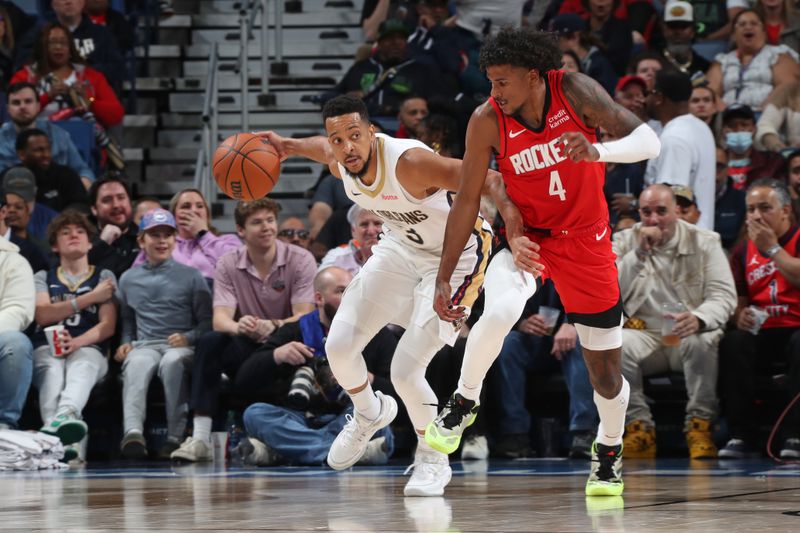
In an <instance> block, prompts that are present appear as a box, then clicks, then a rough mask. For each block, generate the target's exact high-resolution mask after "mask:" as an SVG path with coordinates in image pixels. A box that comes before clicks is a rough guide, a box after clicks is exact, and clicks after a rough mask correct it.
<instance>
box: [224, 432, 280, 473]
mask: <svg viewBox="0 0 800 533" xmlns="http://www.w3.org/2000/svg"><path fill="white" fill-rule="evenodd" d="M233 453H234V454H235V455H236V456H238V457H239V459H240V460H241V461H242V463H243V464H246V465H248V466H272V465H274V464H275V463H276V462H277V460H278V455H277V453H275V450H273V449H272V448H270V447H269V446H267V445H266V444H265V443H263V442H261V441H260V440H258V439H256V438H253V437H247V438H245V439H242V442H240V443H239V445H238V446H237V447H236V448H235V449H234V451H233Z"/></svg>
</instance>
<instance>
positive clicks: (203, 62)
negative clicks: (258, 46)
mask: <svg viewBox="0 0 800 533" xmlns="http://www.w3.org/2000/svg"><path fill="white" fill-rule="evenodd" d="M352 64H353V58H352V57H346V58H318V59H291V60H290V61H288V66H289V76H294V77H327V78H330V79H332V80H334V81H335V82H336V83H338V82H339V80H340V79H342V76H344V74H345V72H347V69H349V68H350V66H351V65H352ZM218 65H219V70H220V72H221V73H223V75H226V74H231V73H234V72H235V69H236V67H237V66H238V65H237V60H236V59H222V60H220V61H219V63H218ZM247 71H248V72H249V73H250V76H253V77H260V76H261V61H260V60H259V59H258V58H254V59H251V60H250V61H248V62H247ZM206 74H208V58H204V59H200V60H188V61H184V62H183V75H184V76H186V77H194V76H197V77H202V78H204V79H205V76H206ZM236 77H237V78H238V76H236ZM273 79H274V80H278V79H279V77H278V76H272V77H271V78H270V80H273Z"/></svg>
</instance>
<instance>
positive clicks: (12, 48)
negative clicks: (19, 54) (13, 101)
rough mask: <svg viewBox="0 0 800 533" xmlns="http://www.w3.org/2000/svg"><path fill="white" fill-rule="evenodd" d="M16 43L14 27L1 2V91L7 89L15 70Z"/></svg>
mask: <svg viewBox="0 0 800 533" xmlns="http://www.w3.org/2000/svg"><path fill="white" fill-rule="evenodd" d="M15 65H16V43H15V41H14V28H13V27H12V26H11V19H10V17H9V14H8V11H7V10H6V8H5V7H4V6H3V5H2V4H0V91H5V90H6V88H7V87H8V82H9V80H11V76H12V75H13V74H14V72H15V70H16V69H15V68H14V66H15Z"/></svg>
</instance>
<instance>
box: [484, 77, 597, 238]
mask: <svg viewBox="0 0 800 533" xmlns="http://www.w3.org/2000/svg"><path fill="white" fill-rule="evenodd" d="M563 76H564V72H563V71H560V70H551V71H550V72H548V73H547V79H546V82H545V86H546V95H545V102H544V109H545V111H544V115H545V119H544V122H543V124H542V126H541V127H540V128H538V129H536V130H533V129H530V128H529V127H528V126H526V125H524V124H523V123H522V122H520V121H518V120H517V119H515V118H514V117H511V116H508V115H506V114H504V113H503V111H502V110H501V109H500V107H499V106H498V105H497V103H496V102H495V101H494V98H490V99H489V102H491V104H492V107H493V108H494V110H495V113H497V122H498V124H499V126H500V153H498V154H496V159H497V165H498V167H499V170H500V172H501V173H502V174H503V180H504V181H505V184H506V190H507V192H508V195H509V197H510V198H511V200H512V201H513V202H514V204H515V205H516V206H517V207H518V208H519V210H520V212H521V213H522V217H523V220H524V222H525V225H526V226H528V227H530V228H537V229H547V230H551V231H559V230H576V229H580V228H586V227H589V226H592V225H594V224H596V223H597V222H598V221H603V220H605V221H608V205H607V204H606V200H605V195H604V194H603V182H604V180H605V164H604V163H587V162H580V163H573V162H572V161H571V160H570V159H569V158H568V157H567V155H566V152H565V150H564V145H563V144H562V143H561V142H559V140H558V139H559V137H560V136H561V135H562V134H563V133H566V132H570V131H579V132H581V133H583V134H584V135H585V136H586V138H587V139H588V140H589V142H592V143H594V142H596V141H597V137H596V135H595V132H594V131H593V130H591V129H589V127H588V126H587V125H586V124H584V123H583V121H582V120H581V119H580V117H578V116H577V114H576V113H575V111H574V110H573V109H572V106H570V105H569V102H568V101H567V98H566V96H564V93H563V92H562V90H561V81H562V78H563Z"/></svg>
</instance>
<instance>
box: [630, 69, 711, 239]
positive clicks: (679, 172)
mask: <svg viewBox="0 0 800 533" xmlns="http://www.w3.org/2000/svg"><path fill="white" fill-rule="evenodd" d="M691 95H692V82H691V80H689V76H687V75H686V74H684V73H682V72H679V71H674V70H660V71H659V72H658V73H657V74H656V83H655V88H654V90H653V91H652V92H650V93H649V94H648V95H647V112H648V114H649V115H650V116H651V117H652V118H655V119H656V120H658V121H659V122H661V124H662V125H663V126H664V129H663V131H662V132H661V134H660V136H659V138H660V140H661V154H660V155H659V156H658V157H657V158H655V159H651V160H650V161H648V163H647V171H646V172H645V176H644V181H645V183H646V184H648V185H650V184H653V183H672V184H681V185H686V186H688V187H689V188H691V189H692V191H694V193H695V196H696V198H697V205H698V206H699V207H700V211H701V212H702V216H701V217H700V221H699V222H698V226H700V227H701V228H703V229H713V228H714V136H713V135H712V133H711V130H710V129H709V127H708V126H707V125H706V124H705V123H704V122H703V121H702V120H700V119H698V118H697V117H695V116H694V115H692V114H690V113H689V97H690V96H691ZM640 209H641V207H640Z"/></svg>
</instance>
